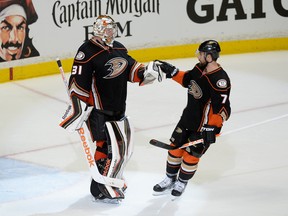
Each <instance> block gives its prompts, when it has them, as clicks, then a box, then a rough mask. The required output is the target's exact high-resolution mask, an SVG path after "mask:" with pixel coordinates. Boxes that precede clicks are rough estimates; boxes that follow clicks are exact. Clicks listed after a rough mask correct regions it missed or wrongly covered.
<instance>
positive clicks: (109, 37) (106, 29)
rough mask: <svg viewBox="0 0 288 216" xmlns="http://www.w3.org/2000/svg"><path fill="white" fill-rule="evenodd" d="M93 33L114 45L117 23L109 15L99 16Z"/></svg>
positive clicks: (106, 42) (108, 43)
mask: <svg viewBox="0 0 288 216" xmlns="http://www.w3.org/2000/svg"><path fill="white" fill-rule="evenodd" d="M93 33H94V35H95V36H98V37H100V38H101V39H102V41H104V42H105V44H107V45H108V46H110V47H113V42H114V39H115V37H116V36H117V24H116V23H115V21H114V20H113V19H112V18H111V17H110V16H107V15H101V16H99V17H97V19H96V21H95V22H94V24H93Z"/></svg>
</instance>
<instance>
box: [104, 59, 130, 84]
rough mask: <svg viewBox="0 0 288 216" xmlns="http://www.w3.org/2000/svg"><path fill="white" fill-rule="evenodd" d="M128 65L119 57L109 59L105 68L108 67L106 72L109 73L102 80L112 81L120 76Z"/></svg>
mask: <svg viewBox="0 0 288 216" xmlns="http://www.w3.org/2000/svg"><path fill="white" fill-rule="evenodd" d="M127 65H128V61H127V60H126V59H124V58H121V57H116V58H113V59H110V60H109V61H108V62H107V63H106V64H105V66H109V68H108V71H109V72H110V73H109V74H108V75H107V76H105V77H104V79H113V78H115V77H117V76H119V75H120V74H122V73H123V72H124V71H125V69H126V67H127Z"/></svg>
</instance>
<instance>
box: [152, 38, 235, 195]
mask: <svg viewBox="0 0 288 216" xmlns="http://www.w3.org/2000/svg"><path fill="white" fill-rule="evenodd" d="M220 51H221V50H220V46H219V44H218V42H217V41H215V40H207V41H205V42H203V43H201V44H200V46H199V48H198V50H197V52H196V53H197V57H198V60H199V63H197V64H196V65H195V66H194V68H193V69H192V70H188V71H186V72H184V71H179V69H178V68H176V67H175V66H173V65H171V64H169V63H167V62H163V61H158V62H159V64H160V68H161V70H162V71H163V72H164V73H165V74H166V78H172V79H173V80H174V81H176V82H178V83H179V84H181V85H182V86H183V87H184V88H187V89H188V91H187V93H188V101H187V105H186V107H185V109H184V110H183V113H182V116H181V118H180V120H179V122H178V124H177V126H176V128H175V129H174V131H173V133H172V136H171V138H170V141H171V145H173V146H176V147H180V146H182V145H183V144H185V143H187V142H189V141H194V140H197V139H201V138H203V140H204V142H202V143H200V144H197V145H194V146H190V147H187V148H186V149H175V150H169V151H168V157H167V163H166V177H165V178H164V180H163V181H161V182H160V183H158V184H156V185H155V186H154V188H153V191H154V192H153V193H154V195H160V194H163V193H166V192H170V191H171V190H172V191H171V194H172V196H173V198H177V197H179V196H181V194H182V193H183V191H184V190H185V187H186V185H187V183H188V181H189V179H191V178H192V177H193V175H194V174H195V172H196V170H197V165H198V163H199V160H200V158H201V156H202V155H203V154H204V153H205V152H206V151H207V149H208V148H209V146H210V144H212V143H215V141H216V138H215V137H216V135H217V134H219V133H220V130H221V127H222V125H223V122H224V121H226V120H228V118H229V116H230V112H231V110H230V101H229V95H230V89H231V84H230V79H229V77H228V75H227V74H226V72H225V71H224V70H223V68H222V67H221V66H220V65H219V64H218V63H217V59H218V57H219V53H220Z"/></svg>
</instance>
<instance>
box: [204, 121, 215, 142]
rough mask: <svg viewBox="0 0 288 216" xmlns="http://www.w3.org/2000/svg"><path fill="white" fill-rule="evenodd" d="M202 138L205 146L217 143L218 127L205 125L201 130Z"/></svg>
mask: <svg viewBox="0 0 288 216" xmlns="http://www.w3.org/2000/svg"><path fill="white" fill-rule="evenodd" d="M201 133H202V137H203V140H204V144H205V145H210V144H212V143H215V142H216V127H215V126H211V125H207V124H205V125H204V126H203V127H202V129H201Z"/></svg>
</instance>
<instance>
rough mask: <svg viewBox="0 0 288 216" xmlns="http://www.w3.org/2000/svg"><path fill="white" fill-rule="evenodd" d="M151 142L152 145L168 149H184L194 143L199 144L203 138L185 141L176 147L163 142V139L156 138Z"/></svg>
mask: <svg viewBox="0 0 288 216" xmlns="http://www.w3.org/2000/svg"><path fill="white" fill-rule="evenodd" d="M149 143H150V144H151V145H154V146H157V147H159V148H163V149H167V150H173V149H183V148H186V147H188V146H192V145H197V144H199V143H203V139H198V140H194V141H191V142H188V143H185V144H184V145H182V146H180V147H175V146H172V145H169V144H167V143H164V142H161V141H159V140H156V139H151V140H150V142H149Z"/></svg>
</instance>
